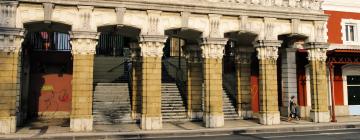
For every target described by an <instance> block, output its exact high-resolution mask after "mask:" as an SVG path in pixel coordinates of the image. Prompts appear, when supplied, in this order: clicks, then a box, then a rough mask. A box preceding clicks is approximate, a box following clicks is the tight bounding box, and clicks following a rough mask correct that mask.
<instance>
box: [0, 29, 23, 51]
mask: <svg viewBox="0 0 360 140" xmlns="http://www.w3.org/2000/svg"><path fill="white" fill-rule="evenodd" d="M23 37H24V29H20V28H4V27H0V51H1V52H9V53H14V52H19V51H20V48H21V43H22V42H23V39H24V38H23Z"/></svg>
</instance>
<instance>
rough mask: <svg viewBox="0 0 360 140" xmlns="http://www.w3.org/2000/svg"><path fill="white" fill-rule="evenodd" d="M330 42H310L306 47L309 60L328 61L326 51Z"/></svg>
mask: <svg viewBox="0 0 360 140" xmlns="http://www.w3.org/2000/svg"><path fill="white" fill-rule="evenodd" d="M328 46H329V44H328V43H326V42H308V43H306V44H305V49H306V50H307V51H308V60H309V61H323V62H325V61H326V58H327V57H326V52H327V48H328Z"/></svg>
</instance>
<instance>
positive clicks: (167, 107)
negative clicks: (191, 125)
mask: <svg viewBox="0 0 360 140" xmlns="http://www.w3.org/2000/svg"><path fill="white" fill-rule="evenodd" d="M161 113H162V117H163V122H174V121H186V120H187V117H186V110H185V106H184V102H183V100H182V97H181V95H180V92H179V89H178V87H177V85H176V83H162V85H161Z"/></svg>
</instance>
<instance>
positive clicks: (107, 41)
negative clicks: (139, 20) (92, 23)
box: [93, 25, 141, 124]
mask: <svg viewBox="0 0 360 140" xmlns="http://www.w3.org/2000/svg"><path fill="white" fill-rule="evenodd" d="M98 32H100V36H99V39H98V44H97V46H96V55H95V57H94V73H93V74H94V75H93V76H94V77H93V78H94V95H93V100H94V102H93V117H94V124H119V123H123V122H133V121H134V120H133V119H135V118H132V117H131V111H132V110H139V109H135V108H134V106H137V107H138V108H140V107H141V106H140V105H141V104H140V103H141V100H140V99H139V98H138V97H141V94H140V95H138V94H136V93H134V94H136V95H133V94H132V90H131V89H132V87H131V86H132V85H133V83H132V81H135V80H132V79H133V77H132V76H133V75H132V72H133V69H132V67H137V64H141V63H137V62H136V61H133V62H132V59H131V56H132V55H133V54H132V53H133V52H132V51H131V49H132V48H131V45H133V44H137V43H138V38H139V34H140V29H138V28H135V27H131V26H126V25H110V26H102V27H99V28H98ZM140 82H141V81H140ZM137 89H141V88H140V87H139V88H137ZM137 93H140V92H137ZM138 113H140V112H138Z"/></svg>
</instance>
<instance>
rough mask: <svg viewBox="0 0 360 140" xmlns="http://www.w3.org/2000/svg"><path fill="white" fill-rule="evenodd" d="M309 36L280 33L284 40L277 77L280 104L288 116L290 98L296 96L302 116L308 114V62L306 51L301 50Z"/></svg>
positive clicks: (280, 37)
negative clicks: (306, 68)
mask: <svg viewBox="0 0 360 140" xmlns="http://www.w3.org/2000/svg"><path fill="white" fill-rule="evenodd" d="M307 38H308V37H307V36H305V35H302V34H284V35H279V36H278V40H282V44H281V47H280V48H279V51H278V52H279V58H278V59H277V73H278V74H277V79H278V81H277V82H278V84H277V85H278V105H279V108H280V114H281V116H288V114H289V112H288V107H289V100H290V98H291V97H292V96H294V97H295V99H296V101H297V103H298V105H300V108H299V111H300V112H301V113H300V114H301V116H302V117H305V116H306V115H308V114H309V113H308V111H306V110H309V107H308V106H307V105H306V104H308V103H307V102H306V101H307V100H306V97H307V96H308V95H307V94H306V89H305V87H306V76H305V75H306V70H305V65H307V64H308V61H307V59H306V55H307V54H306V52H299V49H302V48H303V45H304V42H305V41H306V40H307Z"/></svg>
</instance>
